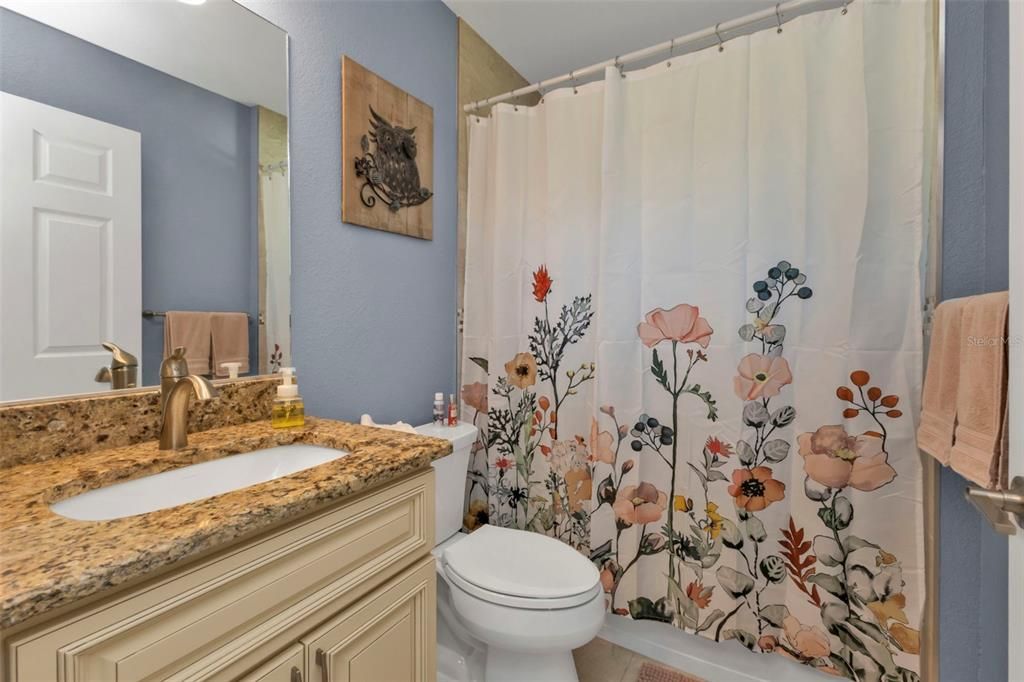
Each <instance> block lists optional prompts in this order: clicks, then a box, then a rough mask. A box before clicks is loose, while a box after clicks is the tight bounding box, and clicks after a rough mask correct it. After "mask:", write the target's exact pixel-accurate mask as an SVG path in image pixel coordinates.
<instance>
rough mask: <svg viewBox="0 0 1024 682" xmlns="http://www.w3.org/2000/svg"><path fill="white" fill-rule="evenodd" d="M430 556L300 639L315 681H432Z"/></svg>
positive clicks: (434, 671) (433, 644)
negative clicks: (304, 647) (304, 646)
mask: <svg viewBox="0 0 1024 682" xmlns="http://www.w3.org/2000/svg"><path fill="white" fill-rule="evenodd" d="M435 579H436V575H435V569H434V559H433V557H428V558H427V559H426V560H424V561H423V562H421V563H420V564H418V565H417V566H415V567H414V568H412V569H410V570H409V571H407V572H406V573H404V574H402V575H400V576H398V577H397V578H395V579H394V580H392V581H391V582H389V583H387V584H386V585H384V586H383V587H381V588H379V589H378V590H376V591H375V592H374V593H373V594H371V595H369V596H368V597H366V599H364V600H362V601H361V602H359V603H358V604H355V605H353V606H352V607H351V608H349V609H347V610H346V611H345V612H344V613H342V614H340V615H338V616H337V617H336V618H333V619H331V620H330V621H328V622H327V623H325V624H324V625H323V626H321V627H320V628H318V629H317V630H316V631H314V632H312V633H310V635H309V636H308V637H304V638H303V642H304V643H305V645H306V656H307V661H306V666H307V670H309V671H310V673H311V674H310V677H311V678H312V679H313V680H316V682H403V681H405V680H408V681H409V682H434V680H435V679H436V677H437V662H436V655H437V652H436V642H435V627H436V624H435V618H436V613H435V610H436V601H435V600H436V592H435V590H436V585H435V582H434V581H435Z"/></svg>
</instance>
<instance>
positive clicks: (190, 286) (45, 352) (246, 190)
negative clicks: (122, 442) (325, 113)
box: [0, 0, 291, 401]
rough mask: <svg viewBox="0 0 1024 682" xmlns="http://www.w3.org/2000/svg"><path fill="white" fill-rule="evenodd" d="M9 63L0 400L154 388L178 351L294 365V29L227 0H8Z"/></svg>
mask: <svg viewBox="0 0 1024 682" xmlns="http://www.w3.org/2000/svg"><path fill="white" fill-rule="evenodd" d="M0 65H2V66H0V91H2V92H0V98H2V99H0V126H2V130H0V197H2V199H0V203H2V208H0V401H10V400H24V399H29V398H40V397H46V396H56V395H69V394H79V393H91V392H96V391H109V390H116V389H123V388H131V387H133V386H150V385H154V384H158V383H159V381H160V378H159V368H160V363H161V361H162V359H163V358H164V357H166V355H167V354H168V353H170V352H172V349H173V348H174V347H177V346H184V347H186V352H185V357H186V358H187V360H188V363H189V369H190V371H192V372H193V373H198V374H204V375H206V376H213V377H221V376H226V375H228V374H229V373H231V372H232V370H233V369H234V370H237V371H238V372H239V374H240V376H246V375H255V374H266V373H271V372H273V371H275V370H276V369H277V368H279V367H280V366H282V365H288V364H290V354H291V338H290V306H289V300H290V284H289V282H290V270H291V246H290V244H291V237H290V209H289V180H288V36H287V34H286V33H285V32H284V31H283V30H281V29H280V28H278V27H277V26H274V25H273V24H271V23H269V22H267V21H266V20H264V19H263V18H261V17H259V16H258V15H256V14H254V13H252V12H251V11H249V10H248V9H246V8H245V7H243V6H242V5H239V4H237V3H236V2H233V1H231V0H207V1H206V2H203V0H188V1H184V0H180V1H179V0H161V1H159V2H124V1H123V0H121V1H103V0H100V1H94V2H81V1H80V0H58V1H53V0H48V1H45V2H43V1H40V0H0ZM168 313H170V314H168ZM231 361H234V362H237V363H238V364H239V365H241V366H240V367H237V366H236V367H232V366H231V364H230V362H231Z"/></svg>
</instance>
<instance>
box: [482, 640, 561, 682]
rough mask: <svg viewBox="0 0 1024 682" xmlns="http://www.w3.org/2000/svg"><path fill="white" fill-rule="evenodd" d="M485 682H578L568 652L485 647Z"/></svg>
mask: <svg viewBox="0 0 1024 682" xmlns="http://www.w3.org/2000/svg"><path fill="white" fill-rule="evenodd" d="M484 679H486V680H487V682H523V680H530V682H579V677H577V676H576V663H575V662H574V661H573V658H572V652H570V651H562V652H558V653H550V654H537V653H534V652H524V651H509V650H508V649H498V648H495V647H491V646H489V647H487V663H486V676H485V678H484Z"/></svg>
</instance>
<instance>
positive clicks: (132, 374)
mask: <svg viewBox="0 0 1024 682" xmlns="http://www.w3.org/2000/svg"><path fill="white" fill-rule="evenodd" d="M100 345H101V346H103V347H104V348H106V349H107V350H109V351H110V353H111V358H110V366H109V367H100V371H99V372H97V373H96V381H97V382H99V383H101V384H106V383H109V384H110V388H112V389H115V390H116V389H121V388H135V385H136V381H137V379H138V375H139V360H138V358H136V357H135V356H134V355H132V354H131V353H129V352H128V351H126V350H125V349H124V348H121V347H120V346H118V345H117V344H116V343H114V342H113V341H104V342H103V343H101V344H100Z"/></svg>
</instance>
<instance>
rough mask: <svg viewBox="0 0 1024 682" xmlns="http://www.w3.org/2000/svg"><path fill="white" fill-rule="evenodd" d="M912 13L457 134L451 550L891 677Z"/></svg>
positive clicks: (865, 14) (918, 190)
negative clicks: (506, 530)
mask: <svg viewBox="0 0 1024 682" xmlns="http://www.w3.org/2000/svg"><path fill="white" fill-rule="evenodd" d="M929 16H930V9H929V8H928V6H926V4H925V3H923V2H903V3H901V2H890V3H875V2H870V3H868V2H856V3H854V4H852V5H851V6H850V7H849V12H848V13H847V14H842V13H841V12H840V11H839V10H835V11H828V12H821V13H817V14H814V15H809V16H806V17H803V18H800V19H797V20H795V21H793V22H791V23H789V24H787V25H786V26H785V29H784V31H783V32H782V33H781V34H780V33H777V32H776V31H775V30H774V29H772V30H770V31H764V32H761V33H757V34H754V35H752V36H750V37H746V38H737V39H735V40H730V41H728V42H727V43H726V44H725V48H724V50H723V51H719V50H718V49H717V48H711V49H709V50H705V51H702V52H699V53H695V54H690V55H687V56H685V57H676V58H674V59H672V60H671V64H669V63H667V62H663V63H661V64H657V65H654V66H652V67H649V68H647V69H644V70H642V71H638V72H631V73H628V74H627V76H626V77H625V78H623V77H621V76H620V75H619V73H618V72H617V71H616V70H614V69H609V70H608V72H607V73H606V74H605V78H604V80H603V81H601V82H599V83H594V84H590V85H587V86H583V87H580V88H579V90H578V92H577V93H574V92H573V90H572V89H564V90H560V91H558V92H555V93H550V94H548V95H547V97H546V98H545V100H544V102H543V103H542V104H540V105H538V106H536V107H533V108H525V107H519V108H515V107H512V106H509V105H500V106H498V107H496V109H495V110H494V112H493V114H492V116H491V117H490V118H489V119H480V118H477V117H471V118H470V170H469V205H468V224H469V237H468V246H467V266H466V300H465V308H466V320H465V338H464V358H463V383H464V386H463V392H462V393H463V417H464V418H465V419H467V420H471V421H473V422H474V423H476V424H477V425H478V426H480V427H481V428H482V429H483V435H482V437H481V439H480V441H479V443H478V444H477V448H476V451H475V455H474V464H473V467H472V471H471V474H470V480H469V486H468V487H469V503H468V504H469V510H468V514H467V525H468V526H470V527H472V526H474V525H476V524H477V523H480V522H484V521H489V522H490V523H497V524H501V525H506V526H513V527H517V528H526V529H529V530H533V531H537V532H542V533H546V534H548V535H552V536H555V537H558V538H560V539H562V540H564V541H565V542H568V543H570V544H572V545H573V546H575V547H577V548H578V549H579V550H580V551H583V552H586V553H587V554H588V555H589V556H590V557H591V558H592V559H593V561H594V562H595V563H596V564H597V566H598V567H599V568H600V570H601V580H602V582H603V584H604V587H605V591H606V593H607V603H608V608H609V609H611V610H612V611H613V612H615V613H618V614H622V615H625V616H629V617H632V618H640V619H653V620H658V621H664V622H666V623H671V624H673V625H674V626H676V627H678V628H680V629H682V630H685V631H686V632H688V633H699V634H700V635H702V636H705V637H709V638H712V639H714V640H718V641H725V640H736V641H738V642H739V643H740V644H742V645H743V646H745V647H747V648H748V649H750V650H752V651H760V652H766V653H774V654H777V655H783V656H787V657H789V658H792V659H794V660H796V661H799V662H802V663H805V664H808V665H811V666H814V667H816V668H818V669H820V670H822V671H825V672H829V673H833V674H837V675H843V676H846V677H850V678H853V679H858V680H881V679H886V680H912V679H917V672H916V671H917V670H918V669H919V660H918V653H919V648H920V642H919V627H920V626H919V620H920V614H921V611H922V605H923V600H924V598H925V595H924V593H923V585H924V576H923V565H924V563H923V561H924V559H923V540H922V510H921V496H922V490H921V472H920V465H919V460H918V455H917V450H916V447H915V444H914V424H913V423H912V420H913V419H914V416H913V415H916V414H917V401H918V395H919V392H920V385H921V314H920V310H921V291H920V287H921V277H920V271H921V261H922V233H923V225H924V220H925V210H926V209H925V207H926V205H927V203H926V202H927V196H926V193H927V190H926V182H925V181H924V180H925V178H924V175H925V162H924V159H925V152H924V150H925V146H926V132H927V131H926V124H925V123H926V111H925V93H926V79H927V76H928V74H929V73H930V71H929V67H928V63H929V62H928V60H929V59H930V58H931V55H930V52H929V50H930V49H931V48H930V45H931V41H930V28H929V26H930V24H929V21H928V17H929ZM724 655H730V654H729V653H728V651H727V652H726V653H724Z"/></svg>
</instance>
